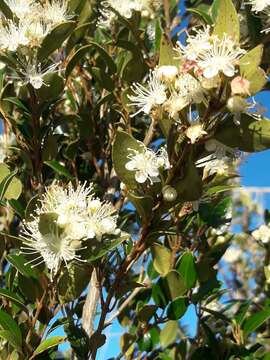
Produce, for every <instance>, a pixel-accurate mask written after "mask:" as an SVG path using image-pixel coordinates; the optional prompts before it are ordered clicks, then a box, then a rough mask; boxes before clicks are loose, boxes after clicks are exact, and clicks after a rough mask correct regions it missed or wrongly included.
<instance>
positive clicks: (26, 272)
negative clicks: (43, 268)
mask: <svg viewBox="0 0 270 360" xmlns="http://www.w3.org/2000/svg"><path fill="white" fill-rule="evenodd" d="M6 259H7V261H8V262H9V263H10V264H11V265H12V266H14V267H15V269H17V270H18V271H19V273H21V274H22V275H23V276H25V277H34V278H38V274H37V271H36V270H34V269H32V268H31V266H30V265H25V263H26V262H27V261H26V260H25V258H24V257H23V256H22V255H7V256H6Z"/></svg>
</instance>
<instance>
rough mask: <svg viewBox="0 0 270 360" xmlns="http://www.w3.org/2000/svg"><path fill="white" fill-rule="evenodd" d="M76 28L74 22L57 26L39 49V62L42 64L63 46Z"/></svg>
mask: <svg viewBox="0 0 270 360" xmlns="http://www.w3.org/2000/svg"><path fill="white" fill-rule="evenodd" d="M75 26H76V23H75V22H74V21H67V22H65V23H62V24H60V25H58V26H56V27H55V28H54V29H53V30H52V31H51V32H50V33H49V34H48V35H47V36H46V37H45V38H44V40H43V41H42V44H41V46H40V47H39V49H38V53H37V60H38V62H41V61H42V60H44V59H46V58H47V57H48V56H49V55H50V54H51V53H53V52H54V51H55V50H56V49H59V48H60V47H62V46H63V42H64V41H65V40H66V39H67V38H68V37H69V35H70V34H71V33H72V31H73V30H74V28H75Z"/></svg>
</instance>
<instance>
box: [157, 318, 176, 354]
mask: <svg viewBox="0 0 270 360" xmlns="http://www.w3.org/2000/svg"><path fill="white" fill-rule="evenodd" d="M178 330H179V326H178V322H177V321H168V322H167V323H166V325H165V326H164V328H163V329H162V330H161V332H160V345H161V346H162V347H163V348H166V347H167V346H169V345H171V344H173V343H174V342H175V340H176V338H177V333H178Z"/></svg>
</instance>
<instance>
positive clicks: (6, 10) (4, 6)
mask: <svg viewBox="0 0 270 360" xmlns="http://www.w3.org/2000/svg"><path fill="white" fill-rule="evenodd" d="M0 10H1V12H2V13H3V14H4V16H5V17H6V18H7V19H10V20H12V19H13V13H12V11H11V10H10V8H9V6H8V5H7V4H6V3H5V1H4V0H0Z"/></svg>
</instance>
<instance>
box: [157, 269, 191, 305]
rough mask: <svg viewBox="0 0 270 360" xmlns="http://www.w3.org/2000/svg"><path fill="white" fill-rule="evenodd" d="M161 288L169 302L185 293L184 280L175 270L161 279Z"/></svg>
mask: <svg viewBox="0 0 270 360" xmlns="http://www.w3.org/2000/svg"><path fill="white" fill-rule="evenodd" d="M162 286H163V289H164V291H165V293H166V294H167V296H169V297H170V299H171V300H174V299H176V298H178V297H180V296H182V295H184V294H185V293H186V291H187V287H186V284H185V280H184V279H183V277H182V275H180V274H179V273H178V272H177V271H176V270H171V271H170V272H169V273H168V274H167V275H166V276H165V277H164V278H162Z"/></svg>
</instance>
